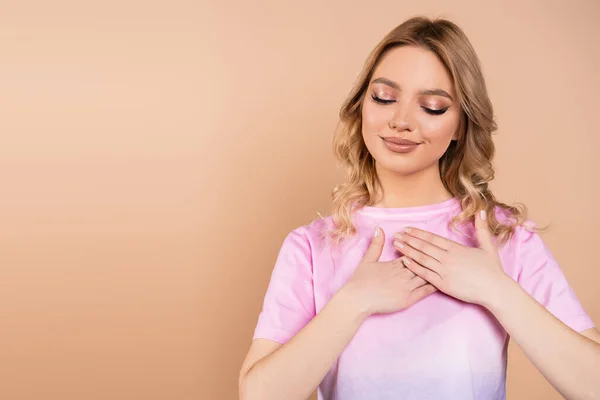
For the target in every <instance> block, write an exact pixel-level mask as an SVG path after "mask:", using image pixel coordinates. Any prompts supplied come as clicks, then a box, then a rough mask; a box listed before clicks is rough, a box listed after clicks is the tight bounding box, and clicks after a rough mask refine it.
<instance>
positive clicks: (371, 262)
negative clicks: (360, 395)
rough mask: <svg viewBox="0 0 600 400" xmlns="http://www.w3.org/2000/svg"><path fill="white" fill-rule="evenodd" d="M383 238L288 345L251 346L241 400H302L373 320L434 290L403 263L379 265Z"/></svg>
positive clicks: (241, 380)
mask: <svg viewBox="0 0 600 400" xmlns="http://www.w3.org/2000/svg"><path fill="white" fill-rule="evenodd" d="M383 244H384V234H383V232H382V231H380V235H379V236H377V235H376V236H375V238H374V239H373V241H372V243H371V246H370V247H369V249H368V251H367V254H366V255H365V257H364V258H363V261H362V262H361V264H360V265H359V266H358V267H357V268H356V270H355V272H354V274H353V275H352V277H351V279H350V280H349V281H348V283H347V284H346V285H345V286H344V287H342V288H341V289H340V290H339V291H338V292H337V293H336V294H335V295H334V296H333V297H332V298H331V300H330V301H329V302H328V303H327V304H326V305H325V307H324V308H323V309H322V310H321V312H319V313H318V314H317V315H316V316H315V317H314V318H313V319H312V320H311V321H310V322H309V323H308V324H306V326H305V327H304V328H303V329H301V330H300V332H298V333H297V334H296V336H294V337H293V338H292V339H290V340H289V341H288V342H287V343H285V344H284V345H282V346H280V345H279V343H276V342H273V341H271V340H266V339H257V340H255V341H254V342H253V344H252V346H251V349H250V351H249V353H248V356H247V357H246V360H245V362H244V365H243V367H242V369H241V371H240V377H239V392H240V398H241V399H242V400H281V399H286V400H296V399H301V400H304V399H306V398H307V397H308V396H310V394H311V393H312V392H313V391H314V390H315V389H316V388H317V387H318V386H319V384H320V383H321V381H322V380H323V378H324V377H325V375H326V374H327V372H328V371H329V369H330V368H331V366H332V365H333V363H334V362H335V361H336V360H337V359H338V358H339V356H340V354H341V353H342V351H343V350H344V348H345V347H346V346H347V345H348V343H349V342H350V341H351V340H352V338H353V337H354V335H355V334H356V331H357V330H358V328H359V327H360V325H361V324H362V323H363V321H364V320H365V319H366V318H367V317H368V316H369V315H371V314H375V313H391V312H395V311H399V310H401V309H404V308H406V307H408V306H410V305H411V304H414V303H415V302H417V301H418V300H420V299H422V298H423V297H425V296H428V295H429V294H431V293H433V292H434V291H435V290H436V289H435V288H434V287H433V286H432V285H430V284H428V283H427V282H426V281H425V280H424V279H422V278H419V277H418V276H416V275H415V274H414V273H412V272H411V271H410V270H408V269H407V268H406V267H404V265H403V263H402V259H397V260H393V261H387V262H378V261H377V260H379V257H380V256H381V252H382V249H383Z"/></svg>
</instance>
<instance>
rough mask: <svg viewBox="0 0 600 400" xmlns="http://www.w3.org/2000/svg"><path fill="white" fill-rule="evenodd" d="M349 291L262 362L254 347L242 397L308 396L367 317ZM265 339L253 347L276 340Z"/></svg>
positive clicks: (245, 368)
mask: <svg viewBox="0 0 600 400" xmlns="http://www.w3.org/2000/svg"><path fill="white" fill-rule="evenodd" d="M348 294H349V293H348V292H346V291H344V290H341V291H340V292H338V294H336V295H335V296H334V297H333V298H332V299H331V300H330V301H329V303H327V305H326V306H325V307H324V308H323V310H322V311H321V312H320V313H319V314H318V315H317V316H316V317H315V318H313V319H312V320H311V321H310V322H309V323H308V325H306V326H305V327H304V329H302V330H301V331H300V332H299V333H298V334H297V335H296V336H295V337H293V338H292V339H291V340H290V341H289V342H288V343H286V344H285V345H283V346H280V347H278V348H277V349H276V350H275V351H273V352H272V353H271V354H270V355H268V356H266V357H264V358H262V359H261V360H258V362H256V361H257V360H252V359H251V358H252V357H250V356H251V354H252V353H253V351H252V348H251V350H250V352H249V357H248V358H247V360H246V362H245V363H244V366H243V367H242V371H241V373H240V398H241V399H243V400H254V399H257V400H258V399H261V400H268V399H290V400H294V399H299V400H300V399H302V400H304V399H306V398H308V397H309V396H310V394H311V393H312V392H313V391H314V390H315V389H316V388H317V386H319V384H320V383H321V381H322V380H323V378H324V377H325V375H326V374H327V371H329V369H330V368H331V365H332V364H333V363H334V362H335V360H336V359H337V358H338V357H339V356H340V354H341V353H342V351H343V350H344V348H345V347H346V345H347V344H348V343H349V342H350V340H351V339H352V337H353V336H354V334H355V333H356V331H357V330H358V328H359V327H360V325H361V324H362V322H363V321H364V319H365V318H366V317H367V315H366V314H365V313H361V312H359V311H358V310H359V308H358V307H353V306H352V302H351V301H349V300H350V299H349V298H348ZM259 340H260V341H261V342H264V341H267V340H266V339H259ZM261 342H258V343H256V342H255V343H254V344H253V345H252V347H255V344H256V345H257V346H256V347H262V348H264V349H265V350H266V351H268V350H269V349H270V348H271V349H272V347H270V346H273V343H275V342H271V341H267V342H271V343H270V344H269V345H265V344H264V343H262V344H261ZM277 345H278V344H275V346H277ZM256 356H258V357H260V356H261V354H256Z"/></svg>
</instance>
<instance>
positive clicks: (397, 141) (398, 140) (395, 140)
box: [383, 137, 419, 146]
mask: <svg viewBox="0 0 600 400" xmlns="http://www.w3.org/2000/svg"><path fill="white" fill-rule="evenodd" d="M383 140H385V141H386V142H390V143H394V144H398V145H402V146H416V145H418V144H419V143H417V142H413V141H412V140H408V139H401V138H396V137H384V138H383Z"/></svg>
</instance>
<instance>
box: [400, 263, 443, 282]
mask: <svg viewBox="0 0 600 400" xmlns="http://www.w3.org/2000/svg"><path fill="white" fill-rule="evenodd" d="M405 265H406V268H408V269H410V270H411V271H412V272H414V273H415V275H417V276H418V277H419V278H422V279H424V280H426V281H427V282H429V283H431V284H432V285H434V286H439V284H440V283H441V282H442V277H441V276H440V275H438V274H437V273H436V272H435V271H432V270H431V269H429V268H425V267H424V266H422V265H420V264H419V263H417V262H415V261H414V260H411V261H410V262H408V263H405Z"/></svg>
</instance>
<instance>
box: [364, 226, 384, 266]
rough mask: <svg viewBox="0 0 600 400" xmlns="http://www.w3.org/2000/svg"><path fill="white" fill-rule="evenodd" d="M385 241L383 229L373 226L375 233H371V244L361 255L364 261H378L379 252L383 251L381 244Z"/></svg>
mask: <svg viewBox="0 0 600 400" xmlns="http://www.w3.org/2000/svg"><path fill="white" fill-rule="evenodd" d="M384 243H385V233H384V232H383V229H381V228H380V227H376V228H375V233H374V235H373V239H372V240H371V244H370V245H369V248H368V249H367V252H366V253H365V256H364V257H363V260H364V261H378V260H379V257H381V252H382V251H383V244H384Z"/></svg>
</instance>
